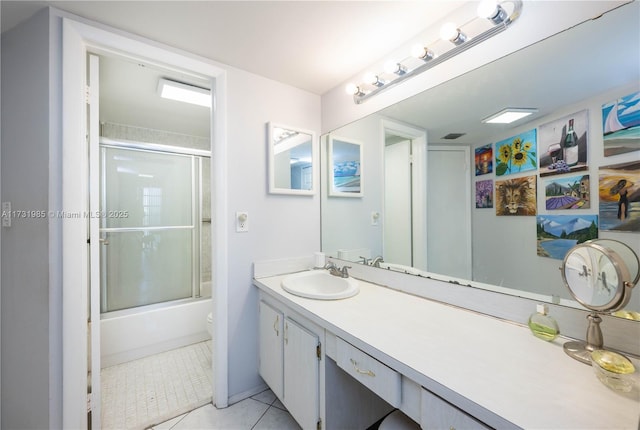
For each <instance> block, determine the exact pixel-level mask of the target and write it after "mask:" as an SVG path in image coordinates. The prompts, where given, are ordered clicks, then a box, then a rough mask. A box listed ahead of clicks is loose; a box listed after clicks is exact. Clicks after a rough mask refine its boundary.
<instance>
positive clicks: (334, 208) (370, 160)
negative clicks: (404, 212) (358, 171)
mask: <svg viewBox="0 0 640 430" xmlns="http://www.w3.org/2000/svg"><path fill="white" fill-rule="evenodd" d="M335 136H336V137H341V138H345V139H353V140H356V141H358V142H361V143H362V145H363V146H362V158H363V160H362V163H361V165H362V179H361V180H362V183H363V191H364V195H363V197H357V198H354V197H332V196H328V192H327V187H328V181H327V172H328V166H327V147H328V143H327V140H326V138H324V137H323V139H322V140H321V146H320V153H321V155H320V159H321V160H322V170H321V172H322V175H321V176H322V178H321V182H322V185H321V188H322V190H323V193H322V194H323V196H328V197H325V198H324V200H323V202H322V225H323V227H324V228H323V229H322V248H323V250H324V251H325V252H327V253H329V254H330V255H333V256H337V254H336V252H335V251H337V250H338V248H343V249H347V250H351V249H360V248H366V249H369V250H370V251H371V254H370V256H371V257H375V256H376V255H382V225H383V223H384V219H382V218H380V219H379V220H378V225H376V226H372V225H371V212H378V213H379V214H380V216H381V217H382V213H383V212H384V206H383V200H382V197H383V187H384V175H383V173H382V172H383V170H382V169H383V162H382V161H383V154H384V142H382V125H381V118H380V116H378V115H371V116H369V117H367V118H364V119H362V120H361V121H358V122H356V123H353V124H349V125H347V126H345V127H343V128H341V129H340V130H339V131H338V132H337V133H336V134H335ZM354 214H359V216H360V218H359V219H356V218H355V217H354ZM345 220H347V222H345ZM318 222H320V221H319V220H318ZM356 258H357V256H356Z"/></svg>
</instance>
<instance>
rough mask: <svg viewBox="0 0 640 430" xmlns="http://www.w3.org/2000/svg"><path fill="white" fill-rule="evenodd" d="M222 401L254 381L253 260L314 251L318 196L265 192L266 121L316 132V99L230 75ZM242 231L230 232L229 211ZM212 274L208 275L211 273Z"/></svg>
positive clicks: (255, 307)
mask: <svg viewBox="0 0 640 430" xmlns="http://www.w3.org/2000/svg"><path fill="white" fill-rule="evenodd" d="M227 83H228V96H227V100H228V110H227V117H228V124H227V127H228V128H227V129H228V178H227V180H228V184H229V186H228V191H229V193H228V209H229V215H228V216H229V249H228V256H229V285H228V290H229V396H230V398H231V401H234V400H235V399H236V398H240V397H242V393H245V392H248V391H250V390H252V389H253V388H256V386H257V385H258V384H259V383H260V381H261V380H260V378H259V376H258V341H257V332H256V330H257V327H258V312H257V310H258V294H257V290H256V288H255V287H253V286H252V285H251V281H252V277H253V274H252V263H253V262H254V261H256V260H265V259H272V258H283V257H292V256H299V255H311V254H312V253H313V252H314V251H318V250H320V231H319V230H320V195H319V192H318V193H317V194H316V195H315V196H287V195H270V194H268V193H267V189H268V181H267V126H266V124H267V122H269V121H272V122H275V123H281V124H289V125H290V126H292V127H295V128H300V129H304V130H311V131H314V132H316V133H318V131H319V129H320V97H319V96H317V95H313V94H310V93H307V92H304V91H301V90H299V89H296V88H292V87H290V86H287V85H283V84H281V83H278V82H275V81H272V80H268V79H265V78H261V77H259V76H256V75H253V74H250V73H247V72H244V71H240V70H237V69H233V70H230V71H229V74H228V80H227ZM237 211H246V212H248V213H249V231H248V232H247V233H236V232H235V212H237ZM214 270H215V269H214Z"/></svg>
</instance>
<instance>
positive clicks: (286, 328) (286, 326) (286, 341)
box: [284, 321, 289, 345]
mask: <svg viewBox="0 0 640 430" xmlns="http://www.w3.org/2000/svg"><path fill="white" fill-rule="evenodd" d="M284 344H285V345H288V344H289V324H287V322H286V321H285V323H284Z"/></svg>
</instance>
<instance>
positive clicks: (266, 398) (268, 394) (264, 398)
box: [251, 390, 276, 405]
mask: <svg viewBox="0 0 640 430" xmlns="http://www.w3.org/2000/svg"><path fill="white" fill-rule="evenodd" d="M251 398H252V399H254V400H257V401H259V402H262V403H266V404H267V405H271V404H272V403H273V401H274V400H275V399H276V395H275V394H273V391H271V390H264V391H263V392H261V393H258V394H256V395H255V396H251Z"/></svg>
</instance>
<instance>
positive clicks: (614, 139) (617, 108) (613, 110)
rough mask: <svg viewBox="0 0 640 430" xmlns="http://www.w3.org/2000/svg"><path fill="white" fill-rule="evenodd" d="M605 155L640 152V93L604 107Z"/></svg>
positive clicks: (621, 98)
mask: <svg viewBox="0 0 640 430" xmlns="http://www.w3.org/2000/svg"><path fill="white" fill-rule="evenodd" d="M602 130H603V135H604V155H605V157H608V156H610V155H617V154H624V153H626V152H631V151H638V150H640V91H639V92H636V93H633V94H629V95H628V96H624V97H620V98H619V99H617V100H614V101H612V102H610V103H606V104H604V105H602Z"/></svg>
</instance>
